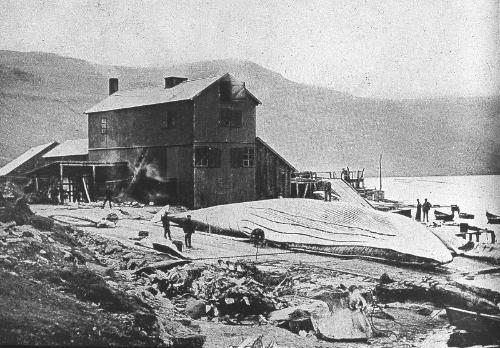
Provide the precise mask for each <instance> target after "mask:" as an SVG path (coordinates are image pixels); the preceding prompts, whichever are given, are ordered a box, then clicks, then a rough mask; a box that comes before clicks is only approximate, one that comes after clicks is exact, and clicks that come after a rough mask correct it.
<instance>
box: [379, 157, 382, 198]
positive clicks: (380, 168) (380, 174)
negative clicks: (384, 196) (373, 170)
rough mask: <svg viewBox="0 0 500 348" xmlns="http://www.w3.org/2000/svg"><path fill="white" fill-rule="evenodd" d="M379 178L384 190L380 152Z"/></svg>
mask: <svg viewBox="0 0 500 348" xmlns="http://www.w3.org/2000/svg"><path fill="white" fill-rule="evenodd" d="M379 180H380V191H382V154H380V160H379Z"/></svg>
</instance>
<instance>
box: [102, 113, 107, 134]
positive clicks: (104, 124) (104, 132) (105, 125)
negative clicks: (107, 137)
mask: <svg viewBox="0 0 500 348" xmlns="http://www.w3.org/2000/svg"><path fill="white" fill-rule="evenodd" d="M101 134H108V120H107V119H106V117H103V118H101Z"/></svg>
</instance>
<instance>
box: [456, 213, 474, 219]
mask: <svg viewBox="0 0 500 348" xmlns="http://www.w3.org/2000/svg"><path fill="white" fill-rule="evenodd" d="M458 217H459V218H460V219H474V214H468V213H459V214H458Z"/></svg>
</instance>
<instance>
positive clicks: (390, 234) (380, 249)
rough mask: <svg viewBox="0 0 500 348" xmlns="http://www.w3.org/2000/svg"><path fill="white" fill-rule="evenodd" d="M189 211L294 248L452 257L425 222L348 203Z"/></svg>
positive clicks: (217, 229)
mask: <svg viewBox="0 0 500 348" xmlns="http://www.w3.org/2000/svg"><path fill="white" fill-rule="evenodd" d="M188 214H190V215H191V216H192V220H193V221H194V222H195V224H196V225H197V228H199V229H204V230H208V228H210V231H211V232H212V233H221V234H228V235H236V236H247V237H248V236H250V234H251V232H252V231H253V230H254V229H256V228H260V229H262V230H263V231H264V233H265V239H266V240H268V241H270V242H272V243H275V244H278V245H282V246H284V247H287V248H290V249H294V250H304V251H312V252H318V253H327V254H332V255H341V256H354V257H363V258H370V259H375V260H381V261H391V262H396V263H404V264H443V263H447V262H450V261H451V260H452V256H451V253H450V251H449V250H448V249H447V248H446V246H445V245H444V244H443V242H441V240H439V239H438V238H437V237H436V236H435V235H434V234H433V233H432V232H431V231H430V230H428V229H427V228H426V227H425V226H422V225H421V224H419V223H417V222H415V221H414V220H412V219H409V218H407V217H405V216H402V215H398V214H391V213H386V212H381V211H377V210H374V209H372V208H367V207H363V206H360V205H357V204H351V203H348V202H342V201H335V202H324V201H319V200H313V199H297V198H286V199H271V200H262V201H252V202H244V203H234V204H227V205H219V206H214V207H209V208H204V209H199V210H194V211H190V212H187V213H179V214H175V215H173V216H172V220H173V221H174V222H182V221H183V220H184V219H185V218H186V216H187V215H188Z"/></svg>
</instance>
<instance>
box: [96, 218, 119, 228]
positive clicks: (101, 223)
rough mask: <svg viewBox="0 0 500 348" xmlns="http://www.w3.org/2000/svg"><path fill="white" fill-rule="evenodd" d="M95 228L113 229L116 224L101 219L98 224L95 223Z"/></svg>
mask: <svg viewBox="0 0 500 348" xmlns="http://www.w3.org/2000/svg"><path fill="white" fill-rule="evenodd" d="M96 227H97V228H114V227H116V224H115V223H114V222H112V221H108V220H106V219H102V220H99V221H98V222H96Z"/></svg>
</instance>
